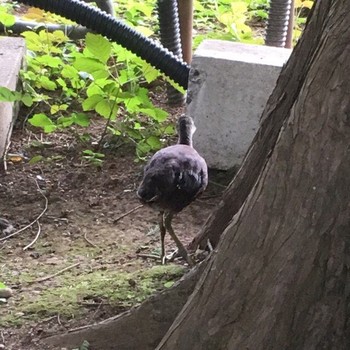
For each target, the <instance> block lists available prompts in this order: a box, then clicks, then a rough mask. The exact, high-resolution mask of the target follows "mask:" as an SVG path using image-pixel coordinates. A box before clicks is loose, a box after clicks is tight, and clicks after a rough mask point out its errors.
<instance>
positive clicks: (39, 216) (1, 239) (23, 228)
mask: <svg viewBox="0 0 350 350" xmlns="http://www.w3.org/2000/svg"><path fill="white" fill-rule="evenodd" d="M35 183H36V186H37V187H38V190H39V192H40V194H41V195H42V196H43V197H44V198H45V208H44V210H43V211H42V212H41V213H40V214H39V215H38V216H37V217H36V219H35V220H33V221H32V222H31V223H30V224H28V225H27V226H24V227H22V228H21V229H19V230H18V231H16V232H14V233H11V234H10V235H8V236H6V237H3V238H0V242H2V241H5V240H7V239H9V238H11V237H13V236H16V235H18V234H19V233H21V232H23V231H25V230H26V229H27V228H29V227H31V226H33V225H34V224H35V223H36V222H37V221H38V220H39V219H40V218H41V217H42V216H43V215H44V214H45V212H46V210H47V208H48V205H49V201H48V199H47V197H46V196H45V195H44V193H43V192H42V190H41V188H40V187H39V184H38V182H37V181H36V180H35Z"/></svg>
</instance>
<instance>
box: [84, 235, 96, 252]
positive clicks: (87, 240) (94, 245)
mask: <svg viewBox="0 0 350 350" xmlns="http://www.w3.org/2000/svg"><path fill="white" fill-rule="evenodd" d="M84 239H85V241H86V242H87V243H89V244H90V245H91V246H92V247H94V248H98V246H97V245H96V244H94V243H92V242H91V241H90V240H89V238H87V231H85V233H84Z"/></svg>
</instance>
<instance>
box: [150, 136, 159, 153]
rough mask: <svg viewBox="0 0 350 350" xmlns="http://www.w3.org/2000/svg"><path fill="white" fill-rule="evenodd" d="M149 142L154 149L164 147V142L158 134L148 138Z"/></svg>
mask: <svg viewBox="0 0 350 350" xmlns="http://www.w3.org/2000/svg"><path fill="white" fill-rule="evenodd" d="M146 142H147V144H148V145H149V146H151V148H152V149H153V150H158V149H160V148H161V147H162V143H161V142H160V140H159V138H158V137H156V136H150V137H149V138H148V139H147V140H146Z"/></svg>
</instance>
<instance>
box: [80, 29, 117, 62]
mask: <svg viewBox="0 0 350 350" xmlns="http://www.w3.org/2000/svg"><path fill="white" fill-rule="evenodd" d="M85 42H86V47H87V49H88V50H89V51H90V52H91V53H92V54H93V55H94V56H95V57H96V58H97V59H98V60H99V61H101V62H102V63H106V62H107V60H108V59H109V57H110V55H111V50H112V44H111V43H110V42H109V41H108V40H107V39H106V38H104V37H103V36H102V35H99V34H92V33H87V35H86V41H85Z"/></svg>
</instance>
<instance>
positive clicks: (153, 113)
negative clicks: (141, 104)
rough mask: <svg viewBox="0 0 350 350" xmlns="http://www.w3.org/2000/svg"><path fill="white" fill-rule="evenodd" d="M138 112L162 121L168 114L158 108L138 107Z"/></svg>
mask: <svg viewBox="0 0 350 350" xmlns="http://www.w3.org/2000/svg"><path fill="white" fill-rule="evenodd" d="M140 112H141V113H144V114H146V115H148V116H149V117H151V118H153V119H154V120H156V121H157V122H162V121H164V120H165V119H166V117H167V116H168V113H167V112H165V111H163V110H162V109H160V108H140Z"/></svg>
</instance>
